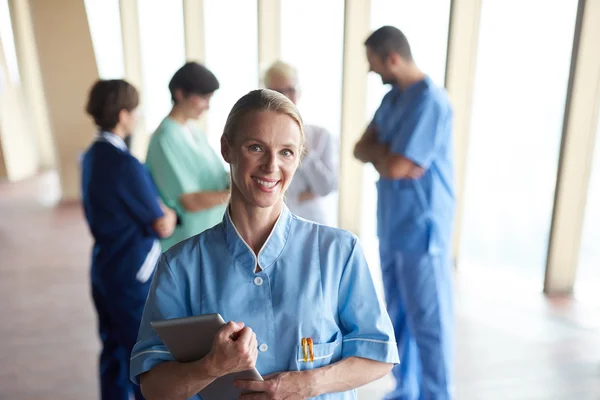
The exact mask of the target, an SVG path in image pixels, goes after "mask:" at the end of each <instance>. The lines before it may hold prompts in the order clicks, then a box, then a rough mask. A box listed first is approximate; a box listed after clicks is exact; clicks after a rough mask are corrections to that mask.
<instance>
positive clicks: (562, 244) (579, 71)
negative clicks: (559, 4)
mask: <svg viewBox="0 0 600 400" xmlns="http://www.w3.org/2000/svg"><path fill="white" fill-rule="evenodd" d="M598 21H600V1H598V0H587V1H585V0H580V1H579V8H578V11H577V22H576V27H575V37H574V44H573V55H572V60H571V76H570V79H569V88H568V94H567V102H566V109H565V119H564V125H563V139H562V146H561V154H560V161H559V168H558V178H557V185H556V194H555V202H554V212H553V216H552V228H551V233H550V242H549V249H548V260H547V266H546V280H545V283H544V291H545V292H546V293H548V294H565V293H571V292H572V291H573V286H574V284H575V275H576V272H577V267H578V263H579V251H580V245H581V234H582V229H583V219H584V213H585V206H586V200H587V191H588V184H589V179H590V174H591V165H592V160H593V157H594V154H593V152H594V143H595V140H596V134H597V130H598V117H599V115H598V110H599V106H600V45H599V44H598V39H599V38H600V24H599V23H598Z"/></svg>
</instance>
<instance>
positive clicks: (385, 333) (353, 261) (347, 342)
mask: <svg viewBox="0 0 600 400" xmlns="http://www.w3.org/2000/svg"><path fill="white" fill-rule="evenodd" d="M339 304H340V309H339V311H338V312H339V318H340V325H341V327H340V328H341V331H342V335H343V342H342V343H343V344H342V358H346V357H352V356H355V357H362V358H368V359H371V360H376V361H381V362H386V363H393V364H398V363H399V359H398V348H397V345H396V339H395V337H394V328H393V326H392V322H391V321H390V317H389V316H388V313H387V311H386V310H385V307H384V305H383V303H382V301H381V300H380V299H379V297H378V296H377V292H376V290H375V283H374V282H373V277H372V276H371V271H370V270H369V266H368V265H367V261H366V259H365V256H364V254H363V251H362V249H361V247H360V245H359V244H358V240H357V239H356V238H355V240H354V245H353V249H352V252H351V254H350V257H349V258H348V261H347V263H346V266H345V267H344V271H343V272H342V277H341V282H340V287H339Z"/></svg>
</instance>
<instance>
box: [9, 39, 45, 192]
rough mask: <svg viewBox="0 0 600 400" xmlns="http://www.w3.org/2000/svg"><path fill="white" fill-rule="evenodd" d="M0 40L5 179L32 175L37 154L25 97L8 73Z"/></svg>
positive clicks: (17, 178)
mask: <svg viewBox="0 0 600 400" xmlns="http://www.w3.org/2000/svg"><path fill="white" fill-rule="evenodd" d="M5 54H6V53H5V51H4V46H3V42H2V40H0V145H2V154H3V163H4V165H3V168H2V169H3V170H4V172H5V175H6V177H7V178H8V180H9V181H13V182H14V181H18V180H22V179H26V178H29V177H31V176H33V175H35V174H36V173H37V171H38V167H39V163H38V155H37V150H36V143H35V137H34V134H33V131H32V128H31V124H30V119H29V116H28V113H27V110H26V109H25V98H24V97H23V90H22V86H21V84H20V83H18V82H17V80H16V79H15V78H14V77H13V76H11V75H10V73H11V71H9V70H8V64H7V60H6V57H5Z"/></svg>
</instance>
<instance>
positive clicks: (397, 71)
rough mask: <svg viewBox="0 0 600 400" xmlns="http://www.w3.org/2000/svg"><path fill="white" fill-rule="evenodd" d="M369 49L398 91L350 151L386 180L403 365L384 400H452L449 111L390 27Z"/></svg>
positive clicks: (387, 265) (382, 208) (381, 206)
mask: <svg viewBox="0 0 600 400" xmlns="http://www.w3.org/2000/svg"><path fill="white" fill-rule="evenodd" d="M365 46H366V52H367V59H368V61H369V65H370V70H371V71H372V72H375V73H376V74H378V75H380V76H381V80H382V82H383V83H384V84H389V85H391V86H392V88H391V90H390V91H389V92H388V93H387V94H386V95H385V97H384V98H383V100H382V102H381V105H380V107H379V109H378V110H377V112H376V113H375V116H374V118H373V120H372V121H371V123H370V124H369V126H368V127H367V129H366V131H365V133H364V135H363V136H362V138H361V139H360V140H359V142H358V143H357V144H356V147H355V149H354V155H355V157H356V158H357V159H359V160H360V161H362V162H364V163H372V164H373V166H374V167H375V168H376V169H377V171H378V172H379V174H380V179H379V181H378V183H377V193H378V205H377V221H378V228H377V230H378V236H379V247H380V249H379V250H380V257H381V269H382V275H383V281H384V287H385V296H386V301H387V308H388V312H389V314H390V317H391V319H392V323H393V324H394V330H395V334H396V338H397V341H398V350H399V353H400V360H401V364H400V365H398V366H396V367H395V368H394V369H393V373H394V377H395V378H396V383H397V385H396V388H395V390H394V391H393V392H392V393H390V394H389V395H388V396H387V397H386V399H389V400H400V399H402V400H416V399H435V400H444V399H450V398H451V397H452V394H451V392H452V361H453V357H452V352H453V337H452V333H453V315H452V314H453V310H452V272H451V269H452V267H451V264H452V263H451V236H452V225H453V214H454V181H453V157H452V109H451V106H450V103H449V100H448V97H447V95H446V93H445V91H444V90H443V89H442V88H440V87H438V86H436V85H435V84H434V83H433V82H432V81H431V79H430V78H429V77H428V76H427V75H426V74H425V73H423V72H422V71H421V70H420V69H419V68H418V67H417V65H416V64H415V63H414V60H413V57H412V53H411V49H410V46H409V43H408V40H407V39H406V37H405V36H404V34H403V33H402V32H401V31H400V30H398V29H397V28H394V27H391V26H384V27H382V28H380V29H378V30H377V31H375V32H373V33H372V34H371V36H370V37H369V38H368V39H367V40H366V42H365Z"/></svg>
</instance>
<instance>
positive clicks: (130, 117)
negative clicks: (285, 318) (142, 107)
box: [82, 80, 177, 400]
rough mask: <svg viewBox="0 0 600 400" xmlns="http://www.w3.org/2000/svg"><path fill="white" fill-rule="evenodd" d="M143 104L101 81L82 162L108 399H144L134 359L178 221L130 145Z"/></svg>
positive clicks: (127, 87)
mask: <svg viewBox="0 0 600 400" xmlns="http://www.w3.org/2000/svg"><path fill="white" fill-rule="evenodd" d="M138 103H139V95H138V92H137V90H136V89H135V87H133V86H132V85H131V84H129V83H127V82H126V81H124V80H100V81H98V82H96V83H95V84H94V86H93V87H92V89H91V91H90V94H89V99H88V103H87V108H86V111H87V113H88V114H89V115H90V116H91V117H92V118H93V119H94V122H95V124H96V126H97V128H98V134H97V137H96V140H95V141H94V143H93V144H92V145H91V146H90V147H89V149H88V150H87V151H86V153H85V154H84V156H83V162H82V201H83V208H84V211H85V217H86V220H87V222H88V225H89V227H90V231H91V233H92V236H93V237H94V248H93V253H92V268H91V284H92V296H93V300H94V305H95V307H96V311H97V312H98V325H99V333H100V338H101V340H102V353H101V355H100V389H101V399H102V400H109V399H110V400H129V398H130V395H131V394H134V396H135V398H136V399H138V400H139V399H143V397H142V394H141V392H140V390H139V388H138V387H137V386H135V385H133V384H132V383H131V382H130V381H129V379H128V373H129V359H130V355H131V350H132V348H133V346H134V345H135V342H136V339H137V332H138V328H139V325H140V321H141V318H142V313H143V309H144V303H145V301H146V297H147V295H148V290H149V288H150V282H151V278H152V276H153V274H154V269H155V267H156V263H157V260H158V258H159V257H160V254H161V248H160V243H159V241H158V239H159V238H165V237H169V236H170V235H171V234H172V233H173V229H174V228H175V224H176V221H177V217H176V215H175V212H174V211H173V210H171V209H169V208H167V207H165V206H164V205H163V204H162V203H161V202H160V200H159V195H158V192H157V190H156V187H155V186H154V183H153V181H152V178H151V177H150V174H149V173H148V172H147V171H146V169H145V167H144V166H143V165H142V164H141V163H140V162H139V161H138V160H137V159H136V158H135V157H134V156H132V155H131V154H130V153H129V151H128V149H127V146H126V144H125V139H126V138H127V137H128V136H129V135H130V134H131V132H133V130H134V128H135V124H136V120H137V114H136V109H137V106H138Z"/></svg>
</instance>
